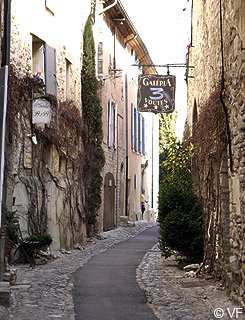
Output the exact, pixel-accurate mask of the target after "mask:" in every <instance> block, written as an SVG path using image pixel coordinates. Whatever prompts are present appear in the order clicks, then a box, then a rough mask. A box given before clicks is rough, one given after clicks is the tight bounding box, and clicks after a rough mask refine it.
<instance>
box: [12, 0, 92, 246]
mask: <svg viewBox="0 0 245 320" xmlns="http://www.w3.org/2000/svg"><path fill="white" fill-rule="evenodd" d="M25 6H26V7H27V6H28V8H29V10H23V7H25ZM74 6H75V7H74ZM74 6H69V8H67V10H74V12H73V15H70V16H69V15H67V14H68V12H65V11H64V10H63V11H62V7H61V6H58V7H56V12H55V14H54V15H52V14H50V12H49V11H47V10H46V8H45V1H37V2H36V3H35V4H34V3H33V2H31V1H29V0H25V3H22V4H20V2H19V1H12V22H11V52H10V61H11V65H12V66H13V68H14V70H15V72H16V76H17V78H19V79H20V85H21V81H22V80H21V79H23V78H24V77H26V76H28V77H30V78H31V77H32V76H33V74H34V73H35V71H36V70H32V58H33V57H32V40H33V35H35V36H36V37H39V38H40V39H41V40H42V41H44V42H47V43H48V44H49V45H52V46H53V47H54V48H55V49H56V72H57V74H56V75H57V84H58V87H57V100H58V108H57V109H56V110H55V113H56V117H58V114H57V110H58V112H59V110H61V109H60V108H61V103H66V102H67V108H69V107H70V103H72V105H73V106H75V107H76V110H77V114H78V116H79V114H81V85H80V83H81V80H80V72H81V54H82V53H81V47H82V28H83V26H84V24H85V22H86V20H85V19H87V16H88V14H89V10H90V1H87V2H86V3H85V2H83V4H82V5H81V4H79V3H76V4H74ZM76 6H79V8H78V7H76ZM37 12H38V15H37V14H36V13H37ZM63 15H65V16H63ZM35 16H38V17H39V19H38V21H37V19H36V20H35V18H33V17H35ZM64 18H66V19H65V20H64ZM75 18H76V19H75ZM81 18H84V19H83V20H82V19H81ZM71 19H73V20H74V21H70V20H71ZM54 21H55V22H56V25H55V27H54V25H53V24H54ZM58 26H60V29H59V27H58ZM65 27H66V29H65ZM69 28H70V29H69ZM59 30H60V31H59ZM71 33H72V34H73V40H72V43H71V41H69V39H70V38H71ZM74 36H76V41H74ZM67 61H68V62H69V63H70V70H69V78H70V79H69V83H70V90H69V92H68V93H69V94H67V83H66V81H67V71H66V64H67ZM10 85H11V83H10ZM10 89H11V88H10ZM17 90H18V89H17ZM19 90H22V88H21V86H20V87H19ZM16 96H18V94H17V93H16ZM31 98H32V96H29V95H28V94H25V93H23V97H22V99H20V100H18V101H16V104H18V106H16V113H15V120H14V121H15V123H16V127H15V132H10V134H11V137H12V139H11V141H10V144H9V149H8V151H9V156H8V191H7V192H8V194H7V209H8V210H10V211H16V214H17V215H18V216H19V217H20V224H21V229H22V232H23V236H25V235H27V234H30V233H39V232H48V233H50V234H51V236H52V237H53V240H54V242H53V247H54V248H55V249H59V248H61V247H62V248H66V249H69V248H72V247H73V245H74V243H76V242H79V243H83V242H84V241H85V239H86V222H85V214H84V209H83V205H84V204H83V198H84V188H83V182H82V179H81V176H80V174H81V171H80V169H79V166H78V165H76V164H75V163H76V161H75V159H76V157H80V158H79V163H80V166H81V165H82V159H83V156H82V154H83V153H84V150H83V144H82V139H81V137H80V138H79V137H77V136H75V135H76V134H75V133H74V132H75V131H74V130H75V129H74V128H75V124H74V123H72V124H71V123H69V120H68V119H67V122H66V124H65V125H66V129H67V132H66V134H65V136H66V139H67V141H68V140H69V141H73V142H71V143H72V150H71V149H69V148H70V147H69V142H67V146H66V145H64V146H62V148H58V147H57V144H55V143H52V141H54V140H55V136H56V133H55V132H57V134H59V133H60V132H61V131H62V128H61V127H60V125H62V126H63V125H64V124H63V123H57V126H56V128H55V129H54V130H53V131H52V130H51V131H50V129H48V128H47V127H46V126H45V125H34V124H32V114H31V113H32V103H31ZM67 100H69V103H68V101H67ZM18 108H19V110H18ZM66 111H68V112H69V110H68V109H67V110H66ZM70 112H72V111H71V109H70ZM69 125H70V127H69ZM81 128H82V121H81ZM57 129H58V130H57ZM34 132H39V133H40V135H39V136H38V137H37V145H35V144H34V143H33V142H32V140H31V138H30V137H28V135H29V134H32V133H34ZM72 135H73V136H72ZM53 139H54V140H53Z"/></svg>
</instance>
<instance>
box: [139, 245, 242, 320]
mask: <svg viewBox="0 0 245 320" xmlns="http://www.w3.org/2000/svg"><path fill="white" fill-rule="evenodd" d="M136 278H137V281H138V284H139V286H140V288H141V289H143V290H145V291H146V297H147V301H148V302H147V303H148V306H149V307H150V308H152V309H153V312H154V314H155V315H156V317H157V318H159V319H161V320H179V319H181V320H211V319H212V320H213V319H232V318H233V319H239V320H242V319H245V310H243V309H242V308H241V307H239V306H237V305H235V304H234V303H233V302H232V301H231V300H230V299H229V297H228V296H227V294H226V291H225V288H224V287H222V285H221V283H220V282H217V281H216V282H215V281H214V280H212V279H210V277H209V279H208V277H207V276H206V279H205V277H200V278H199V277H198V278H189V277H185V272H184V271H183V270H181V269H180V268H179V267H178V265H177V263H176V261H175V260H174V258H171V257H170V258H168V259H165V258H164V257H162V256H161V253H160V251H159V249H158V246H157V245H155V246H154V247H153V248H152V250H151V251H150V252H147V253H146V255H145V256H144V258H143V260H142V262H141V264H140V265H139V267H138V268H137V271H136Z"/></svg>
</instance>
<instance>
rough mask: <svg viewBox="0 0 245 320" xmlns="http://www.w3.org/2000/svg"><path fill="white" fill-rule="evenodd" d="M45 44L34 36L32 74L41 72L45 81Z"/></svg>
mask: <svg viewBox="0 0 245 320" xmlns="http://www.w3.org/2000/svg"><path fill="white" fill-rule="evenodd" d="M44 44H45V43H44V42H43V41H42V40H41V39H39V38H38V37H36V36H32V73H33V74H36V73H37V72H41V75H40V76H41V78H43V80H44V55H43V52H44Z"/></svg>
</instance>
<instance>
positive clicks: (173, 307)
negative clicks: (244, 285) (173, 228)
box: [0, 221, 243, 320]
mask: <svg viewBox="0 0 245 320" xmlns="http://www.w3.org/2000/svg"><path fill="white" fill-rule="evenodd" d="M153 225H155V224H154V223H148V222H146V221H138V222H136V226H135V227H133V228H121V227H120V228H118V229H115V230H112V231H108V232H104V233H102V234H101V235H102V237H104V238H105V239H103V238H102V239H100V240H99V239H92V240H91V242H88V243H87V244H86V245H85V246H84V250H81V251H80V250H73V251H72V252H71V253H70V254H63V255H62V254H61V253H60V254H59V256H60V257H59V258H57V259H55V260H52V261H49V262H48V263H47V264H45V265H42V266H36V267H35V268H34V269H30V268H29V266H28V265H17V266H15V268H16V269H17V283H16V285H15V286H11V303H10V307H8V308H6V307H1V306H0V319H1V320H11V319H14V320H46V319H47V320H50V319H51V320H52V319H61V320H74V319H75V316H74V306H73V300H72V290H73V278H72V274H73V272H75V271H76V270H77V269H78V268H79V267H81V266H83V265H85V264H86V262H87V261H88V260H89V259H90V258H91V257H92V256H93V255H96V254H99V253H101V252H104V251H105V250H107V249H108V248H109V247H111V246H113V245H114V244H116V243H119V242H120V241H124V240H127V239H129V238H130V237H134V236H136V235H138V234H139V233H140V232H142V231H144V230H146V229H147V228H149V227H151V226H153ZM136 277H137V281H138V283H139V285H140V287H141V288H142V289H143V290H145V291H146V297H147V301H148V305H149V307H151V308H152V309H153V311H154V313H155V315H156V316H157V317H158V318H159V319H161V320H165V319H166V320H168V319H174V320H178V319H183V320H189V319H192V320H198V319H200V320H209V319H215V317H214V316H212V314H213V311H214V309H215V308H217V307H220V308H223V312H224V317H220V315H222V310H218V311H219V312H221V314H220V313H217V315H218V316H219V317H217V318H219V319H221V318H222V319H231V318H232V317H231V316H230V317H229V318H228V317H226V315H227V308H229V309H228V310H229V311H230V312H231V313H230V314H232V312H233V310H235V309H234V308H238V307H237V306H235V305H234V304H232V303H231V302H230V301H229V299H228V298H227V296H226V294H225V292H224V291H222V290H218V289H220V288H219V287H218V285H217V283H212V282H211V281H210V280H209V281H205V280H202V281H203V283H201V284H199V286H198V287H193V286H191V284H190V283H192V284H195V283H196V282H197V279H185V278H183V271H181V270H180V269H178V268H177V267H176V264H175V262H174V261H173V260H169V259H167V260H165V259H164V258H163V257H161V254H160V252H159V250H158V248H157V246H155V247H154V248H153V249H152V250H151V251H150V252H148V253H147V254H146V255H145V257H144V259H143V260H142V263H141V264H140V266H139V267H138V269H137V271H136ZM198 281H199V280H198ZM200 281H201V280H200ZM207 284H208V285H207ZM236 311H237V312H238V313H239V312H240V309H239V310H238V309H236V310H235V312H236ZM236 315H238V317H236ZM232 316H233V318H234V319H235V318H237V319H239V320H240V319H241V320H242V319H243V318H242V317H240V314H236V313H233V314H232ZM84 320H88V319H84ZM91 320H92V319H91ZM103 320H104V319H103ZM105 320H106V319H105ZM115 320H116V319H115Z"/></svg>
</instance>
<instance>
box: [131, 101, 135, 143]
mask: <svg viewBox="0 0 245 320" xmlns="http://www.w3.org/2000/svg"><path fill="white" fill-rule="evenodd" d="M131 148H132V149H134V105H133V103H131Z"/></svg>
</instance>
